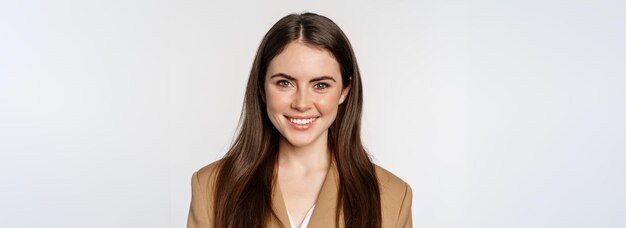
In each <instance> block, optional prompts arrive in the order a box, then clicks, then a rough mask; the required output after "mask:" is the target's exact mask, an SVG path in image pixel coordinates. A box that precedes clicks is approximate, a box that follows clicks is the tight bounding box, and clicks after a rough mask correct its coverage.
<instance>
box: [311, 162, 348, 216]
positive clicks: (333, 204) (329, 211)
mask: <svg viewBox="0 0 626 228" xmlns="http://www.w3.org/2000/svg"><path fill="white" fill-rule="evenodd" d="M338 188H339V173H338V171H337V167H336V165H335V161H334V159H331V163H330V168H329V170H328V173H327V174H326V179H325V180H324V184H322V189H321V190H320V193H319V195H318V196H317V202H316V203H315V208H314V209H313V214H312V215H311V220H310V221H309V226H308V227H309V228H316V227H325V228H326V227H335V212H336V211H337V192H338V190H339V189H338ZM339 219H340V220H339V221H343V218H342V217H339Z"/></svg>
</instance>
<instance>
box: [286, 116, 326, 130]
mask: <svg viewBox="0 0 626 228" xmlns="http://www.w3.org/2000/svg"><path fill="white" fill-rule="evenodd" d="M285 118H287V121H289V125H291V127H293V128H294V129H296V130H298V131H306V130H308V129H309V128H311V126H313V124H314V123H315V121H317V119H318V118H319V117H318V116H307V117H289V116H285Z"/></svg>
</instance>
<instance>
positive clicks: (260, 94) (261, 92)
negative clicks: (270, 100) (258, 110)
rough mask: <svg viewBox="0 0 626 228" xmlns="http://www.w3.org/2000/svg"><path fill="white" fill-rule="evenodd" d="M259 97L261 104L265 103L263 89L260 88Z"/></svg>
mask: <svg viewBox="0 0 626 228" xmlns="http://www.w3.org/2000/svg"><path fill="white" fill-rule="evenodd" d="M259 96H261V101H263V103H266V102H265V88H263V87H261V88H259Z"/></svg>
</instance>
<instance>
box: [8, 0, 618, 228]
mask: <svg viewBox="0 0 626 228" xmlns="http://www.w3.org/2000/svg"><path fill="white" fill-rule="evenodd" d="M624 9H626V4H625V3H623V2H619V1H554V0H542V1H395V2H384V3H383V2H382V1H381V2H370V3H365V2H363V1H343V2H336V1H249V2H240V1H230V2H229V3H223V2H220V3H217V2H215V3H214V2H208V1H173V0H168V1H164V0H161V1H148V0H135V1H126V0H125V1H122V0H114V1H2V2H1V3H0V33H1V34H0V153H1V154H0V226H2V227H184V226H185V224H186V217H187V212H188V207H189V200H190V178H191V174H192V173H193V171H195V170H197V169H199V168H200V167H202V166H204V165H206V164H208V163H210V162H212V161H214V160H216V159H218V158H219V157H221V156H222V155H223V154H224V152H225V150H226V149H227V148H228V145H229V143H230V142H231V140H232V138H233V133H234V132H235V128H236V125H237V121H238V117H239V114H240V111H241V106H242V98H243V94H244V86H245V83H246V80H247V77H248V73H249V70H250V68H251V64H252V59H253V57H254V53H255V51H256V48H257V46H258V44H259V42H260V40H261V38H262V36H263V35H264V34H265V32H266V31H267V30H268V29H269V28H270V26H271V25H272V24H273V23H274V22H276V21H277V20H278V19H279V18H281V17H282V16H285V15H286V14H288V13H292V12H302V11H312V12H316V13H320V14H322V15H326V16H328V17H330V18H331V19H333V20H334V21H335V22H336V23H337V24H338V25H339V26H340V27H341V28H342V29H343V30H344V31H345V32H346V33H347V35H348V37H349V38H350V40H351V42H352V44H353V46H354V49H355V52H356V54H357V58H358V61H359V64H360V67H361V70H362V73H363V75H362V77H363V81H364V91H365V97H364V100H365V107H364V113H365V114H364V120H363V125H364V129H363V135H364V142H365V144H366V147H367V148H368V150H369V152H371V154H372V155H373V157H374V158H375V161H376V163H378V164H380V165H381V166H383V167H385V168H387V169H388V170H390V171H392V172H393V173H395V174H396V175H398V176H399V177H401V178H402V179H404V180H405V181H407V182H408V183H409V184H410V185H411V186H412V188H413V194H414V200H413V223H414V226H415V227H450V228H452V227H475V228H479V227H480V228H484V227H494V228H496V227H498V228H499V227H594V228H595V227H625V226H626V217H624V215H625V214H626V196H625V195H626V130H625V129H626V120H625V118H624V116H626V92H625V89H626V64H625V63H626V29H625V28H626V16H625V15H626V14H625V11H624Z"/></svg>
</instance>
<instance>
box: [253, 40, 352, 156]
mask: <svg viewBox="0 0 626 228" xmlns="http://www.w3.org/2000/svg"><path fill="white" fill-rule="evenodd" d="M264 88H265V90H264V91H265V94H264V95H265V96H264V100H265V102H266V104H267V114H268V116H269V118H270V120H271V121H272V123H273V124H274V126H275V127H276V129H278V131H279V132H280V133H281V134H282V136H283V137H284V139H286V140H287V141H288V142H289V143H290V144H291V145H293V146H295V147H302V146H307V145H310V144H312V143H314V142H316V141H318V140H324V141H325V140H327V137H328V128H329V127H330V125H331V124H332V123H333V121H334V120H335V117H336V116H337V110H338V106H339V104H341V103H343V101H344V99H345V97H346V96H347V95H348V91H349V90H350V88H349V87H347V88H345V89H343V85H342V80H341V71H340V67H339V63H338V62H337V61H336V60H335V58H334V57H333V55H332V54H331V53H330V52H329V51H327V50H326V49H322V48H318V47H315V46H311V45H308V44H304V43H301V42H298V41H293V42H291V43H289V44H287V46H285V48H284V49H283V51H282V52H281V53H280V54H278V55H277V56H276V57H275V58H274V59H272V61H271V62H270V64H269V66H268V69H267V72H266V77H265V82H264Z"/></svg>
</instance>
